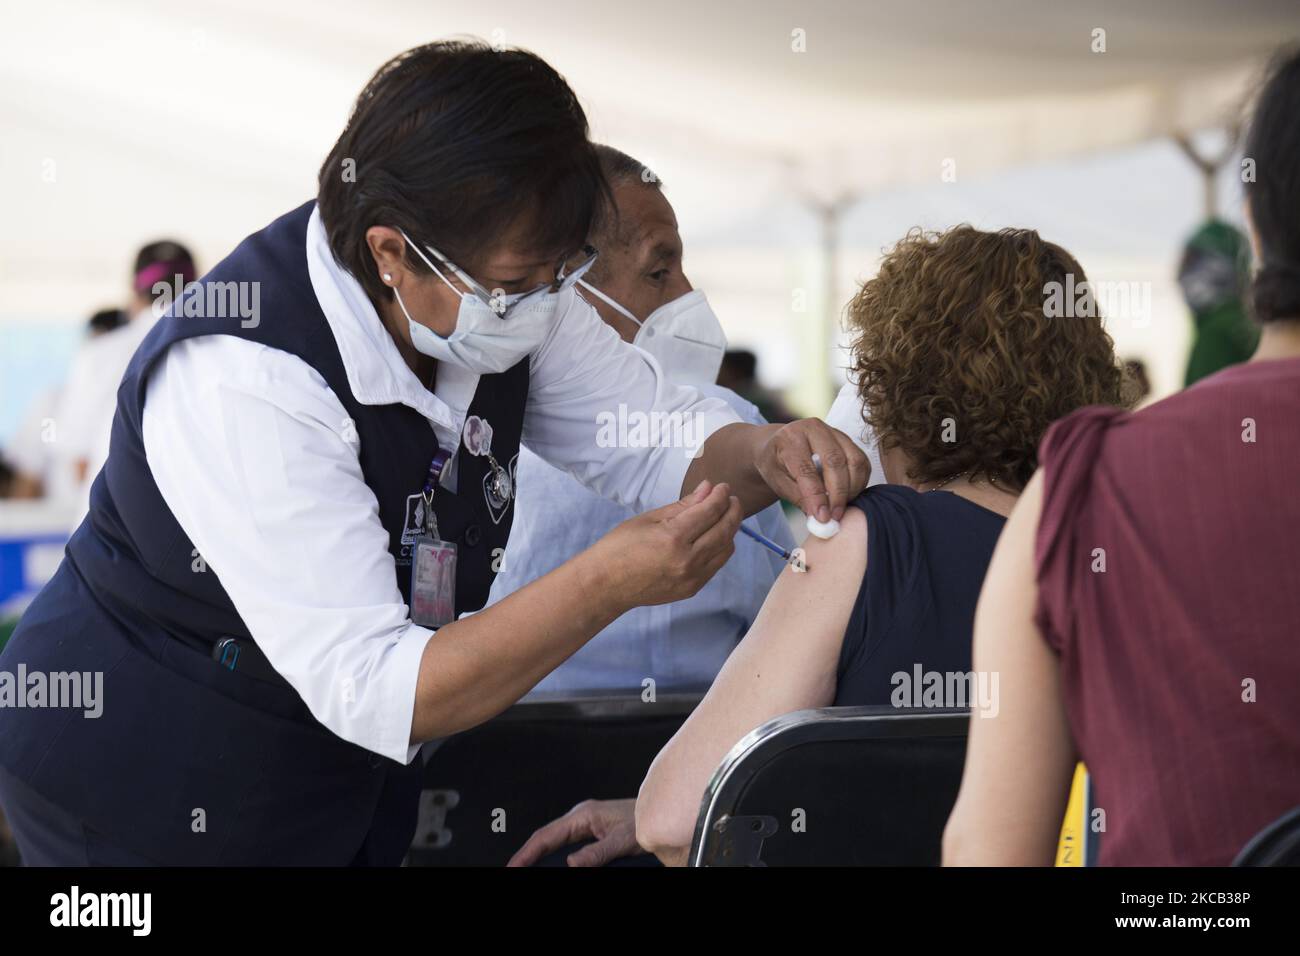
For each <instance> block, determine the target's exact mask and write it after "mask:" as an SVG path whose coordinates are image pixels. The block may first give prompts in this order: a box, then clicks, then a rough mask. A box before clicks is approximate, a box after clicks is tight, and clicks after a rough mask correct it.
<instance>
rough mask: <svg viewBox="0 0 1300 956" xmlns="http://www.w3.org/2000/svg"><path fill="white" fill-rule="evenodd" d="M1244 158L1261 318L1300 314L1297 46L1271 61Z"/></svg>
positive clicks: (1254, 287) (1299, 80) (1255, 308)
mask: <svg viewBox="0 0 1300 956" xmlns="http://www.w3.org/2000/svg"><path fill="white" fill-rule="evenodd" d="M1245 156H1246V158H1247V159H1249V160H1252V161H1253V163H1254V168H1255V177H1254V180H1253V181H1251V180H1247V182H1246V193H1247V196H1248V197H1249V200H1250V218H1251V221H1252V222H1253V224H1254V229H1255V237H1256V238H1257V239H1258V241H1259V258H1260V264H1259V271H1258V272H1257V273H1256V274H1255V279H1254V282H1253V284H1252V290H1251V298H1252V304H1253V311H1254V313H1255V317H1256V318H1257V319H1259V320H1260V321H1261V322H1272V321H1276V320H1279V319H1297V318H1300V48H1290V49H1288V50H1285V51H1283V52H1282V53H1280V54H1279V55H1278V56H1277V57H1276V58H1275V59H1274V61H1273V64H1272V67H1271V69H1270V70H1269V74H1268V79H1267V80H1266V81H1265V83H1264V87H1263V90H1262V91H1261V93H1260V94H1259V98H1258V100H1257V101H1256V104H1255V115H1254V117H1253V118H1252V120H1251V124H1250V132H1249V134H1248V135H1247V138H1246V148H1245Z"/></svg>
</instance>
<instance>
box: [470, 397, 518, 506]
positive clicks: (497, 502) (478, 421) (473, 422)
mask: <svg viewBox="0 0 1300 956" xmlns="http://www.w3.org/2000/svg"><path fill="white" fill-rule="evenodd" d="M461 441H462V442H464V445H465V450H466V451H468V452H469V453H470V454H471V455H473V456H474V457H476V458H487V461H488V473H487V474H486V475H484V476H483V498H484V500H486V501H487V506H488V513H489V514H490V515H491V517H492V522H493V523H494V524H500V523H501V519H502V518H504V517H505V516H506V512H507V511H508V510H509V509H510V502H511V501H512V500H513V499H514V496H515V481H514V477H513V476H512V475H511V473H510V471H508V470H506V469H505V468H503V467H502V466H501V464H500V462H498V461H497V460H496V459H495V458H494V457H492V425H491V423H489V422H488V421H487V420H486V419H483V418H479V417H478V416H477V415H471V416H469V418H467V419H465V427H464V428H463V429H462V430H461ZM516 458H517V456H516ZM511 465H514V462H511Z"/></svg>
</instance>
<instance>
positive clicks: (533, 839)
mask: <svg viewBox="0 0 1300 956" xmlns="http://www.w3.org/2000/svg"><path fill="white" fill-rule="evenodd" d="M591 839H594V840H595V841H596V842H595V843H591V844H588V845H587V846H584V847H583V848H582V849H580V850H578V851H577V852H575V853H571V854H569V858H568V864H569V866H605V865H606V864H608V863H612V862H613V861H614V860H617V859H618V858H619V857H624V856H634V855H636V854H638V853H644V852H645V851H644V850H642V849H641V847H640V846H638V845H637V842H636V800H635V799H630V800H584V801H583V802H582V803H580V804H578V805H577V806H576V807H574V808H573V809H572V810H570V811H569V812H568V813H566V814H565V815H564V816H562V817H560V818H559V819H558V820H552V821H551V822H550V823H548V824H546V826H544V827H542V828H541V829H539V830H538V831H537V832H536V833H534V834H533V835H532V836H530V837H529V838H528V842H526V843H525V844H524V845H523V846H521V847H520V848H519V851H518V852H517V853H515V855H514V856H512V857H511V858H510V862H509V863H507V864H506V865H507V866H532V865H533V864H534V863H536V862H537V861H538V860H540V859H541V858H542V857H544V856H546V854H548V853H553V852H555V851H556V850H558V849H560V848H561V847H565V846H569V845H570V844H572V843H578V842H580V841H582V840H591Z"/></svg>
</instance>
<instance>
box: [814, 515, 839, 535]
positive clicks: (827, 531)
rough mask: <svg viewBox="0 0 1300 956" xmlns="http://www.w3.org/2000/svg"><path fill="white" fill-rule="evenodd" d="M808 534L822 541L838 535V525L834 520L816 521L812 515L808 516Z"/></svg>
mask: <svg viewBox="0 0 1300 956" xmlns="http://www.w3.org/2000/svg"><path fill="white" fill-rule="evenodd" d="M808 533H809V534H810V535H813V536H814V537H817V538H821V539H822V540H825V539H826V538H833V537H835V536H836V535H837V534H839V533H840V523H839V522H838V521H836V520H835V519H834V518H832V519H831V520H830V521H818V520H817V519H816V518H814V517H813V516H812V515H809V516H808Z"/></svg>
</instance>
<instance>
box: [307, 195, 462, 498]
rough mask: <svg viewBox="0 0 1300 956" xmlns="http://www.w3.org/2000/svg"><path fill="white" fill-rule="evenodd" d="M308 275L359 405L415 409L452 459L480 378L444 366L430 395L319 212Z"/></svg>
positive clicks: (311, 226)
mask: <svg viewBox="0 0 1300 956" xmlns="http://www.w3.org/2000/svg"><path fill="white" fill-rule="evenodd" d="M307 273H308V275H309V277H310V278H311V286H312V291H313V292H315V294H316V301H317V302H319V303H320V307H321V311H322V312H324V313H325V319H326V321H327V322H329V326H330V331H331V332H333V333H334V341H335V342H336V343H337V344H338V347H339V355H340V356H341V357H342V359H343V368H344V370H345V371H346V372H347V376H348V386H349V387H350V388H351V389H352V394H353V396H354V397H355V398H356V400H357V401H359V402H361V403H362V404H363V405H391V404H395V403H400V404H402V405H406V406H408V407H410V408H413V409H415V410H416V411H417V412H419V413H420V414H421V415H423V416H424V417H425V418H427V419H428V420H429V424H430V425H432V426H433V430H434V434H435V435H436V436H437V438H438V443H439V444H440V445H441V446H442V447H443V448H445V449H448V450H449V451H451V452H452V454H453V455H454V454H455V453H456V451H457V450H458V449H459V447H460V433H461V428H462V427H463V426H464V423H465V416H466V415H467V414H468V412H469V405H470V402H471V401H473V399H474V392H475V390H476V389H477V388H478V379H479V377H478V375H477V374H475V373H474V372H471V371H469V370H467V369H464V368H460V367H459V366H455V365H451V364H449V363H447V362H442V363H439V365H438V380H437V383H436V384H435V387H434V391H433V392H430V391H429V390H428V389H426V388H425V387H424V385H423V384H421V382H420V380H419V379H418V378H417V377H416V375H415V373H414V372H412V371H411V368H410V366H408V365H407V364H406V362H405V361H404V360H403V359H402V356H401V353H400V352H398V351H397V346H396V345H395V344H394V343H393V339H392V336H391V335H389V334H388V330H387V329H386V328H384V323H383V321H382V320H381V319H380V318H379V313H377V312H376V311H375V307H374V306H373V305H372V304H371V302H370V299H369V297H368V296H367V295H366V293H365V290H364V289H362V288H361V283H359V282H357V280H356V279H355V278H354V277H353V276H352V275H351V274H350V273H349V272H348V271H347V270H346V269H344V268H343V267H342V266H341V265H339V263H338V261H337V260H336V259H335V258H334V253H333V252H332V251H331V250H330V246H329V239H328V237H327V236H326V234H325V224H324V222H323V221H322V220H321V216H320V210H319V209H318V208H313V209H312V213H311V219H310V220H309V221H308V223H307ZM447 471H448V472H451V471H453V469H451V468H448V469H447Z"/></svg>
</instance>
